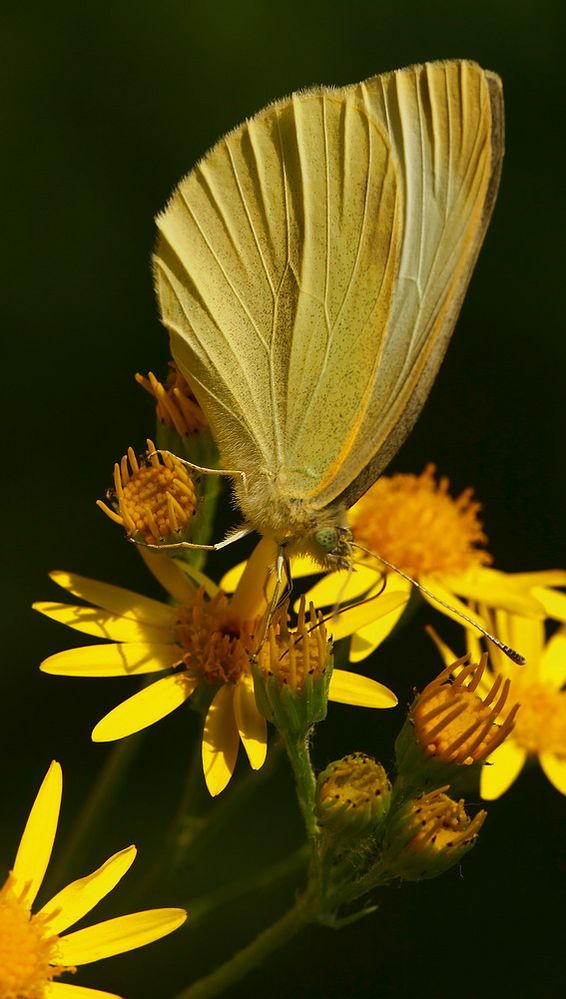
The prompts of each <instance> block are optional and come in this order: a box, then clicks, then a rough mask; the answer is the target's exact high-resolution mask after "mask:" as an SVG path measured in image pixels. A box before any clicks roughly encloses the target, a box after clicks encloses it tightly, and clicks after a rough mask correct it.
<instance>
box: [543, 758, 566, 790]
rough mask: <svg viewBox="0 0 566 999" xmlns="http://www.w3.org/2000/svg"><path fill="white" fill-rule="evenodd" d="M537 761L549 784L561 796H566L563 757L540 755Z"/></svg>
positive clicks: (565, 770)
mask: <svg viewBox="0 0 566 999" xmlns="http://www.w3.org/2000/svg"><path fill="white" fill-rule="evenodd" d="M539 760H540V765H541V767H542V769H543V770H544V772H545V774H546V776H547V777H548V779H549V781H550V783H551V784H553V785H554V787H555V788H556V790H557V791H560V793H561V794H566V760H565V759H564V757H562V758H560V757H559V756H555V755H554V753H541V754H540V756H539Z"/></svg>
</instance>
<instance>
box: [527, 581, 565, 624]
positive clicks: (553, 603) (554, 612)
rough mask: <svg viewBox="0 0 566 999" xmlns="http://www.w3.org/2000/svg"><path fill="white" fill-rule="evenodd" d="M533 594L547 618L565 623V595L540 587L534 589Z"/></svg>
mask: <svg viewBox="0 0 566 999" xmlns="http://www.w3.org/2000/svg"><path fill="white" fill-rule="evenodd" d="M562 585H565V584H562ZM533 593H534V595H535V596H536V597H537V599H538V600H540V602H541V604H542V606H543V607H544V612H545V614H546V616H547V617H551V618H553V620H555V621H566V593H559V592H557V591H556V590H549V589H546V588H545V587H542V586H541V587H536V588H535V589H534V590H533Z"/></svg>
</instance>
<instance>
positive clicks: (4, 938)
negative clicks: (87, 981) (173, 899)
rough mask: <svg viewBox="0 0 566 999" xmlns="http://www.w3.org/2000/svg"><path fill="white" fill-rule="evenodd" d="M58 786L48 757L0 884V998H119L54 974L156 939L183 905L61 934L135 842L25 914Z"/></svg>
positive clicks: (105, 885)
mask: <svg viewBox="0 0 566 999" xmlns="http://www.w3.org/2000/svg"><path fill="white" fill-rule="evenodd" d="M62 791H63V776H62V772H61V767H60V765H59V764H58V763H56V762H55V761H54V762H53V763H52V764H51V766H50V767H49V770H48V771H47V774H46V776H45V778H44V780H43V783H42V785H41V787H40V789H39V792H38V795H37V797H36V799H35V802H34V805H33V807H32V810H31V812H30V815H29V818H28V821H27V824H26V827H25V829H24V833H23V836H22V838H21V841H20V845H19V848H18V853H17V856H16V859H15V861H14V866H13V869H12V870H11V872H10V874H9V875H8V879H7V881H6V882H5V884H4V886H3V887H2V888H1V889H0V997H1V999H66V997H68V999H119V997H117V996H113V995H111V993H110V992H100V991H98V990H97V989H87V988H84V987H82V986H80V985H71V984H70V983H68V982H67V983H64V982H56V981H54V979H56V978H59V977H60V976H61V975H64V974H65V973H66V972H75V971H76V970H77V969H76V966H77V965H80V964H88V963H90V962H91V961H98V960H100V959H101V958H104V957H111V956H112V955H113V954H122V953H123V952H124V951H127V950H134V949H135V948H136V947H143V946H144V945H145V944H148V943H151V942H152V941H153V940H159V938H160V937H163V936H166V934H167V933H171V932H172V931H173V930H176V929H177V927H179V926H181V925H182V923H184V922H185V919H186V918H187V914H186V912H185V911H184V909H148V910H147V911H146V912H134V913H131V914H130V915H129V916H119V917H118V918H117V919H109V920H107V921H106V922H103V923H96V924H95V925H94V926H88V927H86V928H85V929H82V930H76V931H75V932H74V933H67V934H65V936H61V933H63V931H65V930H67V929H68V928H69V927H70V926H72V925H73V924H74V923H76V922H78V920H79V919H82V918H83V916H85V915H86V914H87V912H90V911H91V909H93V908H94V907H95V905H97V904H98V902H100V901H101V899H103V898H104V897H105V896H106V895H108V893H109V892H111V891H112V889H113V888H115V886H116V885H117V884H118V882H119V881H120V880H121V878H123V876H124V875H125V874H126V872H127V871H128V870H129V868H130V867H131V865H132V863H133V862H134V859H135V856H136V848H135V846H129V847H127V848H126V849H125V850H121V851H120V852H119V853H115V854H114V856H113V857H110V858H109V859H108V860H107V861H106V863H104V864H102V866H101V867H99V868H98V870H96V871H93V872H92V874H87V876H86V877H84V878H81V879H80V880H78V881H74V882H73V883H72V884H70V885H67V887H66V888H63V890H62V891H60V892H58V894H57V895H55V897H54V898H52V899H51V900H50V901H49V902H47V903H46V904H45V905H44V906H43V908H42V909H40V911H39V912H37V913H34V914H32V912H31V908H32V905H33V903H34V902H35V899H36V896H37V893H38V892H39V889H40V888H41V884H42V881H43V878H44V875H45V872H46V870H47V865H48V863H49V859H50V857H51V851H52V849H53V842H54V840H55V834H56V832H57V821H58V818H59V809H60V806H61V795H62Z"/></svg>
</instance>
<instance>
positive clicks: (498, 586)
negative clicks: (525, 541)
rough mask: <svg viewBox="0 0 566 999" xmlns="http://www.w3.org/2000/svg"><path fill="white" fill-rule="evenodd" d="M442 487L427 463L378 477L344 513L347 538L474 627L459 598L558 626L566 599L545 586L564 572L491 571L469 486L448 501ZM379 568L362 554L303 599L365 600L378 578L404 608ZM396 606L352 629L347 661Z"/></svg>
mask: <svg viewBox="0 0 566 999" xmlns="http://www.w3.org/2000/svg"><path fill="white" fill-rule="evenodd" d="M448 488H449V482H448V479H446V478H445V477H442V478H440V480H439V481H438V482H437V480H436V478H435V467H434V465H427V467H426V468H425V470H424V472H422V473H421V474H420V475H392V476H382V477H381V478H380V479H378V481H377V482H376V483H375V485H373V486H372V487H371V489H369V490H368V491H367V493H365V495H364V496H362V498H361V500H359V502H358V503H356V504H355V506H353V507H352V509H351V510H350V511H349V514H348V520H349V526H350V529H351V531H352V534H353V537H354V541H355V542H357V543H358V544H360V545H362V546H363V547H364V548H367V549H369V550H370V551H371V552H375V553H376V554H377V555H382V556H383V558H385V559H387V561H388V562H391V563H393V565H395V566H396V567H397V568H398V569H400V570H401V571H402V572H405V573H406V574H407V575H409V576H412V577H413V578H414V579H416V580H417V582H419V583H420V584H421V585H422V586H423V587H426V589H428V590H430V591H432V593H433V594H434V595H435V596H436V597H438V598H439V600H441V601H444V603H447V604H450V605H451V606H452V607H454V608H455V609H456V610H459V611H461V612H462V613H463V614H466V615H467V616H468V617H471V618H472V619H473V620H477V622H478V623H479V624H481V621H480V619H479V618H477V616H476V615H475V614H474V611H473V610H471V609H470V607H469V606H468V604H467V603H464V602H463V601H462V600H461V599H460V598H461V597H463V598H464V600H466V601H479V600H481V601H482V603H484V604H487V605H488V606H489V607H493V608H501V609H503V610H506V611H509V612H511V613H516V614H525V615H533V616H538V617H540V618H543V617H545V616H549V617H553V618H556V619H557V620H560V621H566V595H565V594H563V593H557V592H556V591H554V590H552V589H551V588H550V587H552V586H566V572H563V571H560V570H556V571H548V572H529V573H505V572H500V571H498V570H496V569H492V568H491V567H490V565H489V563H490V562H491V561H492V559H491V556H490V555H489V554H488V553H487V552H486V551H485V550H484V549H483V548H482V547H481V546H483V545H484V544H485V543H486V541H487V538H486V536H485V534H484V531H483V525H482V523H481V520H480V518H479V512H480V509H481V508H480V505H479V503H477V502H476V501H475V500H473V499H472V491H471V490H470V489H466V490H465V491H464V492H463V493H461V494H460V495H459V496H457V497H455V498H454V497H452V496H451V495H450V493H449V491H448ZM306 568H307V567H303V566H299V567H298V569H296V570H295V575H301V574H306V572H305V569H306ZM379 569H380V564H379V562H378V561H377V560H376V559H373V558H371V557H370V556H365V557H363V561H362V563H361V564H360V565H359V566H358V568H357V571H356V572H355V573H354V574H351V575H350V577H348V576H347V574H345V573H344V572H337V573H332V574H331V575H328V576H325V577H324V578H323V579H321V580H320V581H319V582H317V583H316V584H315V585H314V586H313V587H312V588H311V589H310V590H309V592H308V593H307V598H308V599H310V600H313V601H314V603H315V604H316V605H317V606H318V607H326V606H332V605H333V604H334V603H335V602H336V601H337V600H340V601H344V600H348V601H350V600H354V599H358V598H360V597H362V596H371V595H372V593H375V592H378V591H379V590H380V589H382V586H383V574H385V576H386V583H387V587H386V591H385V592H386V593H397V594H399V595H400V596H401V595H402V596H404V598H405V603H406V602H407V600H408V599H409V596H410V592H411V584H410V583H408V582H407V581H406V580H405V579H403V578H402V577H400V576H399V575H398V574H396V573H395V572H392V571H390V570H388V569H387V567H384V568H383V572H380V571H379ZM312 571H313V569H312V567H311V568H310V572H312ZM421 592H422V591H421ZM423 596H424V599H425V600H427V601H428V602H429V603H430V604H431V606H432V607H434V608H435V609H436V610H440V611H441V612H442V613H444V614H446V615H447V616H448V617H451V618H453V619H454V620H455V621H457V622H458V623H459V624H462V619H461V618H460V617H458V615H456V614H454V613H452V612H451V611H450V610H449V609H447V608H446V607H442V606H440V605H439V604H438V603H437V602H436V601H435V600H434V598H433V597H430V596H428V595H427V594H426V593H423ZM370 606H371V605H370ZM376 606H377V604H376ZM403 607H404V604H403V603H400V604H399V606H398V608H397V609H396V610H395V611H394V612H393V613H391V614H389V615H387V616H386V617H380V619H379V620H376V621H371V622H369V623H368V624H367V625H366V626H365V627H364V628H361V629H359V630H358V631H357V632H356V634H355V635H354V637H353V639H352V645H351V653H350V658H351V660H352V662H359V661H360V660H361V659H365V657H366V656H368V655H370V654H371V653H372V652H373V651H374V649H376V648H377V646H378V645H380V644H381V642H382V641H383V640H384V639H385V638H387V636H388V635H389V634H390V632H391V631H392V629H393V627H394V626H395V624H396V623H397V621H398V620H399V618H400V616H401V614H402V612H403Z"/></svg>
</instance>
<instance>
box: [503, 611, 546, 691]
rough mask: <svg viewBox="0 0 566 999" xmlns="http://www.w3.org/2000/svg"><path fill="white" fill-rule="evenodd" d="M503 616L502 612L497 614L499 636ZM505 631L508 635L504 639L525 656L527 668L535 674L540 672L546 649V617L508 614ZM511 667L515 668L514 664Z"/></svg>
mask: <svg viewBox="0 0 566 999" xmlns="http://www.w3.org/2000/svg"><path fill="white" fill-rule="evenodd" d="M502 617H503V615H502V614H501V613H499V614H497V615H496V620H497V634H498V636H500V627H501V621H502ZM505 632H506V637H505V638H503V641H504V642H506V643H507V645H510V646H511V647H512V648H513V649H516V650H517V652H520V653H521V655H522V656H524V657H525V659H526V660H527V668H528V669H529V670H530V672H532V673H535V674H536V673H538V669H539V665H540V660H541V657H542V653H543V649H544V640H545V630H544V619H543V618H540V617H520V616H518V615H517V614H508V615H507V619H506V625H505ZM500 637H501V636H500ZM508 669H509V667H508ZM511 669H513V665H511ZM514 669H515V670H516V669H517V667H514ZM519 669H520V667H519ZM509 675H511V674H509ZM523 676H524V667H523Z"/></svg>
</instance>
